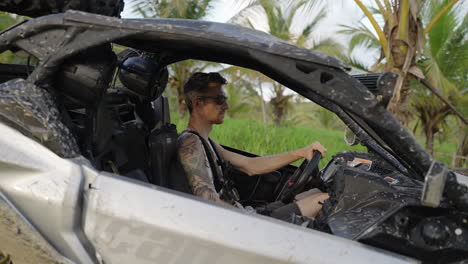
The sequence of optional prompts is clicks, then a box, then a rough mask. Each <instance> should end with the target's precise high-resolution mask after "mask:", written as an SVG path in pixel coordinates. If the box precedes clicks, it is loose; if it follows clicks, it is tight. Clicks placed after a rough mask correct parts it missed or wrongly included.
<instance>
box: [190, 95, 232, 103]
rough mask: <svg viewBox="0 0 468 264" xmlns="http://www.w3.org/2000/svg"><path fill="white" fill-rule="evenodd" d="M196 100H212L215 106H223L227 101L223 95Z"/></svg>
mask: <svg viewBox="0 0 468 264" xmlns="http://www.w3.org/2000/svg"><path fill="white" fill-rule="evenodd" d="M197 98H198V99H200V100H205V99H213V101H214V102H215V103H216V104H217V105H222V104H225V103H226V101H227V97H226V96H224V95H218V96H198V97H197Z"/></svg>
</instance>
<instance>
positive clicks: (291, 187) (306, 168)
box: [276, 150, 322, 203]
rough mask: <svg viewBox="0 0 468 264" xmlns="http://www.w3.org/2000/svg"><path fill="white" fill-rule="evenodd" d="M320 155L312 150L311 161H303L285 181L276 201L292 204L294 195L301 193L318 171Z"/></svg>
mask: <svg viewBox="0 0 468 264" xmlns="http://www.w3.org/2000/svg"><path fill="white" fill-rule="evenodd" d="M321 158H322V154H321V153H320V152H319V151H317V150H314V152H313V154H312V159H311V160H310V161H309V160H307V159H304V161H303V162H302V164H301V165H300V166H299V167H298V168H297V169H296V171H295V172H294V173H293V175H292V176H291V177H290V178H289V179H288V180H287V181H286V183H285V184H284V186H283V188H281V191H280V192H279V194H278V196H277V197H276V201H283V202H286V203H289V202H292V201H293V200H294V197H295V196H296V194H298V193H300V192H302V191H303V189H304V187H305V186H306V184H307V183H309V182H310V181H311V180H312V179H313V178H314V176H315V175H314V173H313V172H314V171H315V169H318V164H319V161H320V159H321Z"/></svg>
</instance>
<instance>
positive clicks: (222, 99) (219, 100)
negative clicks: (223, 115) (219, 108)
mask: <svg viewBox="0 0 468 264" xmlns="http://www.w3.org/2000/svg"><path fill="white" fill-rule="evenodd" d="M226 100H227V97H226V96H217V97H216V103H217V104H219V105H222V104H224V103H226Z"/></svg>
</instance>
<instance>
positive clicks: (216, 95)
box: [195, 82, 229, 124]
mask: <svg viewBox="0 0 468 264" xmlns="http://www.w3.org/2000/svg"><path fill="white" fill-rule="evenodd" d="M208 88H209V89H208V91H207V92H206V93H203V94H198V95H197V96H196V98H195V100H198V101H199V104H198V112H199V113H200V114H201V115H202V117H203V118H205V119H206V120H207V121H210V122H211V123H213V124H222V123H223V121H224V114H225V112H226V110H227V109H228V108H229V105H228V103H227V101H226V100H225V98H226V95H225V94H224V92H223V90H222V88H221V84H219V83H216V82H210V83H208Z"/></svg>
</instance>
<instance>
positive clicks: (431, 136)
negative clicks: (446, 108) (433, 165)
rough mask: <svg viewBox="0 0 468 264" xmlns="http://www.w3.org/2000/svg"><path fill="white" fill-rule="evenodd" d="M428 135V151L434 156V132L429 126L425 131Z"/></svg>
mask: <svg viewBox="0 0 468 264" xmlns="http://www.w3.org/2000/svg"><path fill="white" fill-rule="evenodd" d="M425 134H426V150H427V151H428V152H429V153H430V154H431V155H432V156H434V130H433V129H432V125H428V127H426V129H425Z"/></svg>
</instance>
